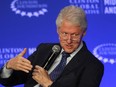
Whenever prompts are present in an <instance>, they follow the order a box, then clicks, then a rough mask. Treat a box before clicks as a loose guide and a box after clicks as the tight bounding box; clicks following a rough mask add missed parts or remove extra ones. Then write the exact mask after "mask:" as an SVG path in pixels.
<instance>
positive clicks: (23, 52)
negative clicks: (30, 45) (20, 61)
mask: <svg viewBox="0 0 116 87" xmlns="http://www.w3.org/2000/svg"><path fill="white" fill-rule="evenodd" d="M26 51H27V48H24V49H23V51H22V52H21V53H19V56H24V55H25V53H26Z"/></svg>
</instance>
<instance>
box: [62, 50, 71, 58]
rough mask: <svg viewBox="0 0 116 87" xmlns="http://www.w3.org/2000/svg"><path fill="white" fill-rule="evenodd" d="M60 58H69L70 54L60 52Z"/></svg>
mask: <svg viewBox="0 0 116 87" xmlns="http://www.w3.org/2000/svg"><path fill="white" fill-rule="evenodd" d="M62 56H63V57H66V58H67V57H69V56H70V53H66V52H65V51H63V52H62Z"/></svg>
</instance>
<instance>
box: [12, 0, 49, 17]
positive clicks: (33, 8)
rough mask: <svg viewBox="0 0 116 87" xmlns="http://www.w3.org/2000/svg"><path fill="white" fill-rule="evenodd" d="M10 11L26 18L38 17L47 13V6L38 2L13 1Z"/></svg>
mask: <svg viewBox="0 0 116 87" xmlns="http://www.w3.org/2000/svg"><path fill="white" fill-rule="evenodd" d="M11 9H12V11H13V12H15V13H16V14H20V15H21V16H27V17H33V16H34V17H39V16H40V15H44V14H45V13H46V12H48V10H47V4H45V3H39V2H38V0H13V1H12V3H11Z"/></svg>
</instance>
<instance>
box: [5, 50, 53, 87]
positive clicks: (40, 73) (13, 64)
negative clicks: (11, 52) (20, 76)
mask: <svg viewBox="0 0 116 87" xmlns="http://www.w3.org/2000/svg"><path fill="white" fill-rule="evenodd" d="M26 50H27V49H26V48H25V49H24V50H23V51H22V52H21V53H20V54H18V55H17V56H16V57H14V58H12V59H10V60H9V61H8V62H7V64H6V68H7V69H12V70H20V71H24V72H26V73H29V71H31V70H32V68H33V66H32V65H31V62H30V61H29V60H28V59H26V58H24V57H23V56H24V55H25V53H26ZM32 78H33V79H34V80H35V81H36V82H37V83H39V84H41V85H42V86H43V87H48V86H49V85H51V84H52V83H53V82H52V80H51V79H50V77H49V75H48V72H47V71H46V70H45V69H44V68H42V67H40V66H38V65H36V66H35V68H34V70H33V73H32Z"/></svg>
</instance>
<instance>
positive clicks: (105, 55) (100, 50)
mask: <svg viewBox="0 0 116 87" xmlns="http://www.w3.org/2000/svg"><path fill="white" fill-rule="evenodd" d="M93 54H94V55H95V56H96V57H97V58H98V59H99V60H101V61H102V62H104V63H110V64H114V63H116V44H114V43H106V44H101V45H98V46H96V47H95V48H94V50H93Z"/></svg>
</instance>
